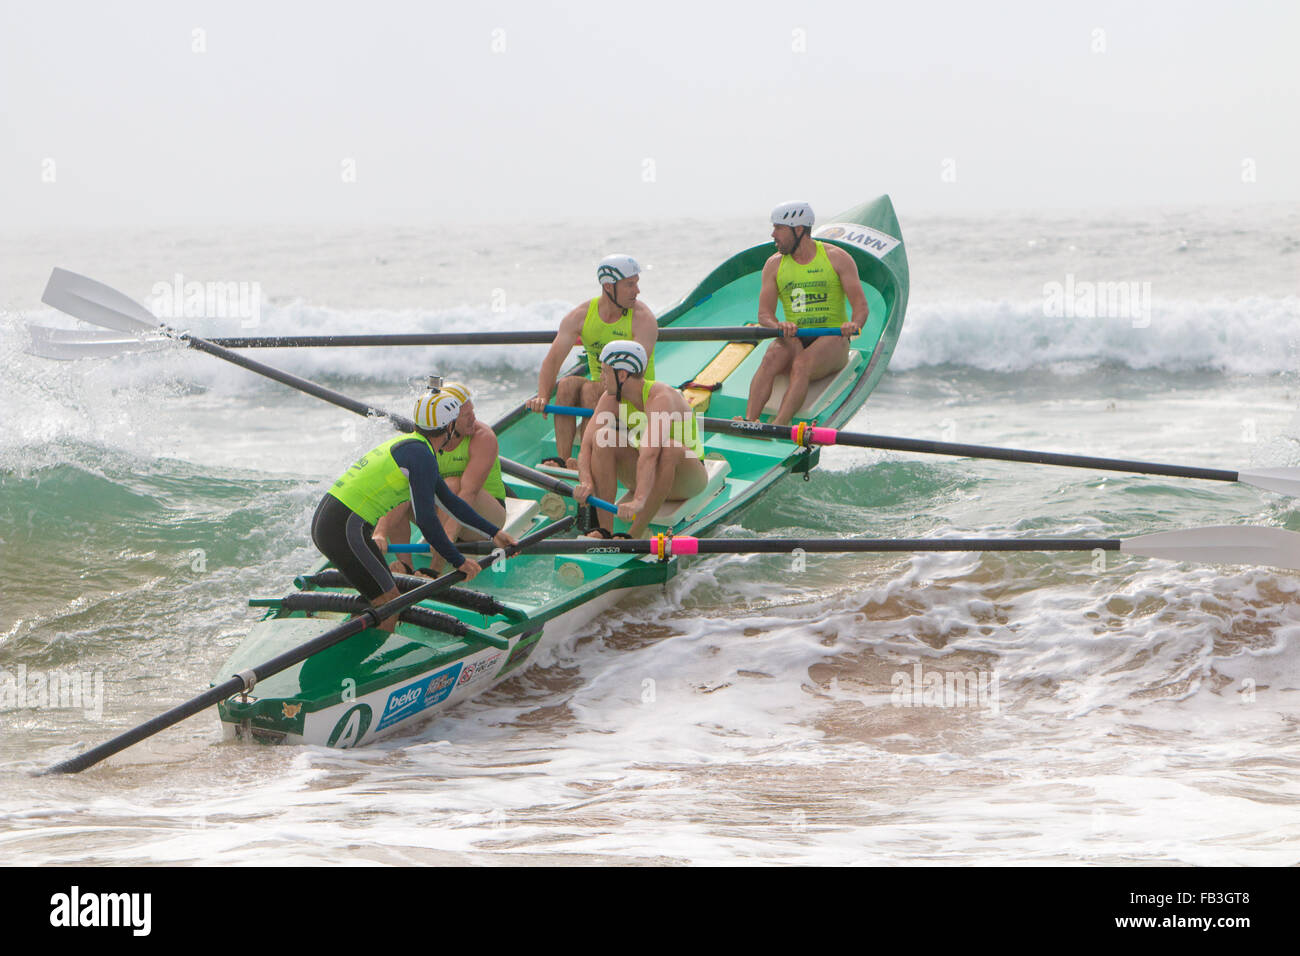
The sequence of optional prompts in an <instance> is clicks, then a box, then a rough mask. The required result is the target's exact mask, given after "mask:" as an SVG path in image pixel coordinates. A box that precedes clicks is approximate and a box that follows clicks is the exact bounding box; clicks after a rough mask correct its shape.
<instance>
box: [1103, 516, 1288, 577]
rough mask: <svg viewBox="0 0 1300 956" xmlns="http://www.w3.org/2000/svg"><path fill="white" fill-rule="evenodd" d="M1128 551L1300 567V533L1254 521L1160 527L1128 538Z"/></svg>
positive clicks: (1173, 557) (1123, 546) (1123, 548)
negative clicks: (1176, 528)
mask: <svg viewBox="0 0 1300 956" xmlns="http://www.w3.org/2000/svg"><path fill="white" fill-rule="evenodd" d="M1120 550H1121V551H1123V552H1124V553H1125V554H1138V555H1141V556H1143V557H1146V558H1162V559H1163V560H1165V561H1191V562H1195V563H1197V564H1255V565H1261V564H1262V565H1265V566H1268V567H1274V568H1297V569H1300V533H1297V532H1295V531H1285V530H1283V529H1282V528H1258V527H1253V526H1251V525H1217V526H1211V527H1208V528H1188V529H1186V530H1184V531H1159V532H1156V533H1155V534H1143V535H1138V536H1137V537H1135V538H1126V539H1125V540H1124V542H1123V543H1122V544H1121V545H1120Z"/></svg>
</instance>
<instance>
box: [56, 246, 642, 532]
mask: <svg viewBox="0 0 1300 956" xmlns="http://www.w3.org/2000/svg"><path fill="white" fill-rule="evenodd" d="M42 301H44V302H45V303H47V304H48V305H52V306H54V307H55V308H56V309H59V310H60V311H62V312H66V313H67V314H69V315H71V316H74V317H75V318H78V319H82V320H84V321H86V322H92V323H94V324H96V325H101V326H105V327H107V328H110V329H114V330H117V331H119V332H122V331H124V332H127V333H128V334H137V333H140V332H148V333H150V334H156V333H161V334H163V335H165V336H167V337H169V338H172V339H175V340H177V341H179V342H182V343H184V344H185V345H187V346H188V347H190V348H192V349H197V350H198V351H201V352H207V353H208V354H209V355H212V356H215V357H216V358H219V359H222V360H223V361H226V362H230V363H231V364H233V365H238V366H240V367H241V368H245V369H248V370H249V371H250V372H255V373H257V374H258V375H263V376H265V377H267V378H269V379H272V380H274V381H277V382H280V383H281V384H283V385H288V386H289V387H290V388H294V389H297V390H298V391H300V392H305V393H306V394H308V395H312V396H315V397H316V398H319V399H322V400H324V401H326V402H329V403H330V404H332V405H337V406H338V407H340V408H345V409H347V410H348V411H350V412H355V413H356V414H358V415H364V416H369V415H381V416H383V417H386V418H388V419H389V420H390V421H392V422H393V424H394V425H396V426H397V428H399V429H400V430H402V431H407V432H409V431H413V430H414V428H415V423H414V422H412V421H411V420H410V419H409V418H407V417H406V416H404V415H395V414H393V413H391V412H388V411H385V410H384V409H382V408H379V407H377V406H372V405H367V404H365V403H364V402H358V401H356V400H355V399H352V398H348V397H347V396H346V395H341V394H339V393H338V392H335V391H333V390H332V389H328V388H326V387H325V386H323V385H317V384H316V383H315V382H311V381H308V380H307V379H305V378H299V377H298V376H297V375H293V374H290V373H289V372H285V371H283V370H281V369H278V368H273V367H272V366H270V365H264V364H262V363H261V362H257V361H254V360H253V359H250V358H248V357H246V356H244V355H240V354H239V353H238V352H232V351H231V350H229V349H227V348H225V347H223V346H221V345H218V344H216V343H214V342H210V341H208V340H207V339H202V338H199V337H198V336H195V335H190V334H189V333H187V332H178V331H177V330H175V329H172V328H169V327H168V326H166V325H165V324H163V323H162V322H160V321H159V320H158V317H157V316H155V315H154V314H153V313H152V312H150V311H149V310H148V309H146V308H145V307H144V306H142V305H141V304H140V303H138V302H136V301H135V300H133V299H131V298H129V297H128V296H126V295H123V294H122V293H121V292H118V291H117V290H116V289H113V288H111V287H110V286H106V285H104V283H102V282H98V281H96V280H94V279H88V278H87V277H85V276H82V275H78V274H77V273H75V272H69V271H68V270H66V269H54V270H53V271H52V272H51V273H50V281H49V283H48V284H47V285H46V288H45V294H44V295H43V296H42ZM501 467H502V469H503V470H506V471H507V472H508V473H510V474H513V475H515V476H516V477H518V478H522V479H524V480H525V481H530V482H532V483H533V484H536V485H538V486H539V487H542V488H546V489H547V490H550V491H554V492H556V493H557V494H561V495H565V496H566V497H570V498H572V497H573V487H572V486H571V485H569V484H566V483H565V482H562V481H560V480H559V479H557V478H553V477H552V476H550V475H544V474H543V473H542V472H538V471H534V470H533V469H531V468H528V467H526V466H524V465H520V464H517V463H516V462H513V461H510V460H509V459H506V458H502V459H501ZM589 500H590V501H591V503H592V504H593V505H595V506H596V507H597V508H601V509H602V510H605V511H608V512H610V513H611V514H617V513H618V508H617V507H615V506H614V505H613V504H611V503H610V502H608V501H604V500H602V499H599V498H591V499H589Z"/></svg>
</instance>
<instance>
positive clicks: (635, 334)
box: [528, 255, 659, 468]
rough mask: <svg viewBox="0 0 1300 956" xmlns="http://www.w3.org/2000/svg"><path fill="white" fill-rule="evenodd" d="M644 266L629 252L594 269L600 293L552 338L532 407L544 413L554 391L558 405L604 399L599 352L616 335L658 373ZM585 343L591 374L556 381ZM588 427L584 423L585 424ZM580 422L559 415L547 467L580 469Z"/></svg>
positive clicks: (573, 313)
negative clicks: (576, 451) (636, 347)
mask: <svg viewBox="0 0 1300 956" xmlns="http://www.w3.org/2000/svg"><path fill="white" fill-rule="evenodd" d="M640 275H641V267H640V266H639V265H638V264H637V261H636V260H635V259H633V258H632V257H631V256H625V255H611V256H606V257H605V258H604V259H601V260H600V265H599V266H597V268H596V281H597V282H599V283H600V295H598V296H596V297H595V298H593V299H592V300H591V301H589V302H584V303H582V304H581V305H579V306H577V307H576V308H574V309H573V311H571V312H570V313H569V314H568V315H566V316H565V317H564V319H563V320H562V321H561V322H560V328H559V331H558V332H556V334H555V339H554V341H552V342H551V349H550V351H549V352H547V353H546V358H545V359H543V360H542V369H541V372H540V373H538V376H537V395H536V396H535V397H534V398H531V399H529V401H528V407H529V408H531V409H532V410H533V411H535V412H541V413H542V415H543V416H545V415H546V406H547V404H548V403H549V401H550V395H551V391H552V390H554V391H555V402H556V404H557V405H567V406H571V407H572V406H576V407H581V408H591V407H592V406H593V405H595V404H596V402H597V401H598V400H599V399H600V396H601V395H602V394H603V391H602V389H601V387H600V352H601V349H603V348H604V347H605V346H606V345H608V344H609V343H610V342H613V341H615V340H616V339H632V340H635V341H636V342H639V343H640V345H641V347H642V349H644V350H645V353H646V354H647V355H648V356H650V362H649V365H648V366H647V369H646V378H648V379H649V380H651V381H653V380H654V375H655V362H654V350H655V342H656V341H657V340H658V338H659V323H658V321H657V320H656V319H655V314H654V313H653V312H652V311H650V307H649V306H648V305H646V304H645V303H644V302H641V301H640V299H638V298H637V296H638V295H639V294H640V291H641V290H640ZM578 345H581V346H582V347H583V348H584V349H585V350H586V352H587V374H586V375H585V376H584V375H566V376H565V377H564V378H562V379H560V382H559V385H558V386H557V385H556V382H555V378H556V376H557V375H558V374H559V372H560V368H561V366H562V365H563V364H564V361H565V359H566V358H567V356H568V354H569V352H571V351H572V350H573V348H574V347H575V346H578ZM584 428H585V426H584ZM577 431H578V424H577V421H576V419H574V417H573V416H572V415H556V416H555V456H554V457H553V458H547V459H545V460H544V461H543V462H542V464H543V465H553V466H555V467H557V468H576V467H577V465H578V463H577V461H576V460H575V459H574V458H573V457H572V455H573V442H574V436H575V435H576V434H577Z"/></svg>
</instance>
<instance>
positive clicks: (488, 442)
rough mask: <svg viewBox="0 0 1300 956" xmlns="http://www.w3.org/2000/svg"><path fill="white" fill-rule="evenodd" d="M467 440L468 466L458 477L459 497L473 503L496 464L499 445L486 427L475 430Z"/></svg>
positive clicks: (490, 430)
mask: <svg viewBox="0 0 1300 956" xmlns="http://www.w3.org/2000/svg"><path fill="white" fill-rule="evenodd" d="M467 440H468V441H469V464H468V465H466V466H465V473H464V474H462V475H461V476H460V496H461V497H462V498H463V499H465V500H466V501H473V500H474V498H475V497H477V495H478V493H479V492H480V491H482V490H483V485H484V484H485V483H486V482H487V476H488V473H489V472H490V471H491V470H492V466H493V465H494V464H495V463H496V460H497V454H498V450H499V445H498V443H497V436H496V433H495V432H494V431H492V429H491V428H487V427H483V428H476V429H475V430H474V435H473V437H471V438H469V439H467Z"/></svg>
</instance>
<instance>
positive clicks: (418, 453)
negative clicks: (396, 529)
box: [392, 439, 496, 568]
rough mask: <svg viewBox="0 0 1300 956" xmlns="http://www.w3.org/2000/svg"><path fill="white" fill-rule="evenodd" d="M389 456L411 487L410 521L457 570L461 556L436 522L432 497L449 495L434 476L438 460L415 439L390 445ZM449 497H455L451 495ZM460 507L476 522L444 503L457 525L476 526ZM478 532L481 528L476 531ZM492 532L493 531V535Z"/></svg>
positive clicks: (436, 516)
mask: <svg viewBox="0 0 1300 956" xmlns="http://www.w3.org/2000/svg"><path fill="white" fill-rule="evenodd" d="M392 456H393V461H395V462H397V464H398V467H400V468H401V469H402V471H403V472H405V473H406V480H407V483H408V484H410V486H411V520H412V521H414V522H415V525H416V527H417V528H419V529H420V533H421V534H422V535H424V540H425V541H427V542H428V543H429V547H430V548H432V549H433V550H434V551H437V552H438V554H440V555H442V558H443V560H445V561H446V562H447V563H448V564H450V565H451V566H452V567H453V568H459V567H460V566H461V565H462V564H464V563H465V556H464V555H463V554H461V553H460V550H459V549H458V548H457V547H456V546H455V545H454V544H452V542H451V539H450V538H448V537H447V532H446V531H444V530H443V529H442V522H441V521H439V520H438V503H437V500H436V499H435V497H434V496H435V494H436V495H438V497H442V495H441V493H440V492H441V489H446V490H447V493H448V494H450V493H451V489H450V488H447V483H446V482H445V481H443V480H442V475H441V474H439V473H438V459H436V458H434V457H433V452H431V451H430V450H429V446H428V445H426V444H425V443H424V442H422V441H419V440H418V439H413V440H411V441H404V442H398V443H397V444H396V445H394V446H393V450H392ZM452 497H453V498H455V497H456V496H455V495H452ZM457 501H460V499H457ZM443 502H444V503H447V499H446V498H443ZM460 504H461V505H463V506H464V507H465V508H466V509H468V510H469V513H470V514H472V515H474V517H475V518H477V519H478V520H477V521H470V520H468V519H467V518H462V517H461V516H460V515H459V514H457V511H456V509H454V508H452V506H451V505H450V504H447V510H448V511H450V512H451V513H452V514H453V515H456V518H457V519H458V520H459V521H461V523H463V524H470V525H473V526H474V527H476V528H477V527H479V522H481V521H482V520H483V519H482V518H479V516H478V514H477V513H476V512H475V511H474V510H473V509H472V508H469V506H468V505H466V504H465V502H463V501H461V502H460ZM479 530H480V531H482V530H483V529H482V528H479ZM495 533H496V532H495V530H494V531H493V534H495Z"/></svg>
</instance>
